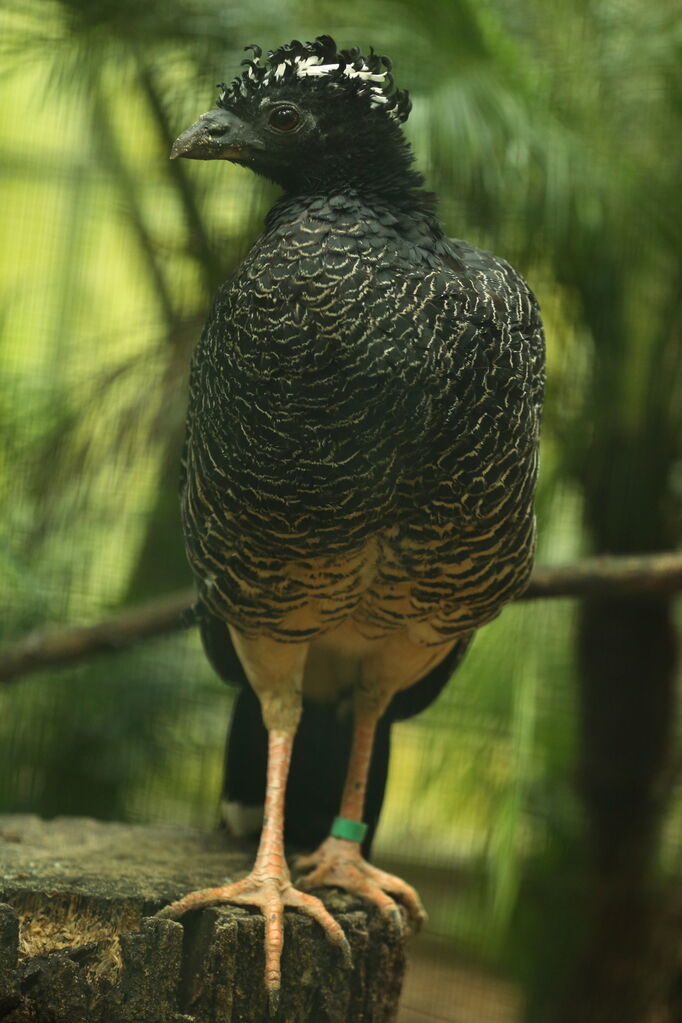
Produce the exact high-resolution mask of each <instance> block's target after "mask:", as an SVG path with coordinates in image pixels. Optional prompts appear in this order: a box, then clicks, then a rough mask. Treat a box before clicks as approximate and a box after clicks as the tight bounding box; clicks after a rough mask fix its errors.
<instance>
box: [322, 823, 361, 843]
mask: <svg viewBox="0 0 682 1023" xmlns="http://www.w3.org/2000/svg"><path fill="white" fill-rule="evenodd" d="M330 834H332V835H333V836H334V838H346V839H348V841H349V842H362V840H363V839H364V837H365V835H366V834H367V825H366V824H363V823H362V821H349V820H348V819H347V818H346V817H335V818H334V823H333V824H332V830H331V832H330Z"/></svg>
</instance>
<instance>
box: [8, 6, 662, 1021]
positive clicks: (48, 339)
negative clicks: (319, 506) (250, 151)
mask: <svg viewBox="0 0 682 1023" xmlns="http://www.w3.org/2000/svg"><path fill="white" fill-rule="evenodd" d="M254 7H255V10H254V9H248V10H247V8H246V7H241V6H239V5H236V4H234V3H232V2H231V0H227V2H223V0H221V2H217V0H193V2H188V0H184V2H180V0H164V2H160V0H153V2H149V3H140V2H136V3H133V2H131V0H93V2H86V0H70V2H67V0H61V2H59V0H8V2H7V0H6V2H5V3H4V4H3V7H2V10H0V59H1V72H0V109H1V110H2V114H1V116H0V187H1V189H2V217H1V218H0V272H1V283H0V359H1V360H2V362H1V365H2V377H1V381H0V421H1V422H2V433H3V444H2V446H1V447H0V486H1V487H2V490H3V513H2V520H1V522H2V525H1V527H0V608H1V611H2V614H1V616H0V619H1V620H0V630H1V631H0V634H1V635H2V637H3V638H5V639H11V638H15V637H18V636H21V635H23V634H24V633H25V632H27V631H29V630H30V629H31V628H34V627H38V626H41V625H43V624H45V623H54V624H57V623H67V622H77V623H88V622H95V621H97V620H98V619H99V618H101V617H103V616H105V615H106V614H108V613H110V612H112V611H113V610H115V609H117V608H119V607H122V606H125V605H129V604H133V603H135V602H136V601H139V600H142V599H146V598H148V597H153V596H154V595H156V594H161V593H164V592H167V591H169V590H172V589H175V588H179V587H182V586H186V585H189V583H190V578H189V572H188V569H187V567H186V564H185V561H184V555H183V550H182V541H181V534H180V527H179V520H178V512H177V498H176V489H177V488H176V479H177V464H178V459H179V448H180V444H181V439H182V427H183V417H184V406H185V394H186V377H187V368H188V361H189V357H190V355H191V351H192V348H193V345H194V344H195V342H196V339H197V337H198V333H199V331H200V328H201V324H202V321H203V318H204V316H205V313H206V310H207V306H208V303H209V301H210V297H211V294H212V292H213V290H214V288H215V287H216V285H217V284H218V283H220V282H221V281H222V280H223V279H224V278H225V277H226V276H227V275H228V273H229V272H230V270H231V268H232V267H233V266H234V265H235V264H236V263H237V262H238V261H239V259H240V258H241V256H242V255H243V254H244V253H245V252H246V251H247V250H248V247H249V245H250V243H251V242H252V240H253V239H254V237H255V236H256V235H257V233H258V230H259V227H260V224H261V222H262V218H263V216H264V213H265V211H266V210H267V208H268V206H269V204H270V203H271V202H272V201H273V198H274V197H275V195H276V192H275V190H274V189H273V188H272V187H271V186H270V185H268V184H267V183H265V182H263V181H260V180H257V179H256V178H255V177H253V176H252V175H250V174H249V173H248V172H247V171H245V170H243V169H240V168H237V167H234V166H232V165H228V164H222V163H219V162H216V163H205V164H204V163H195V164H190V163H189V162H183V161H176V162H173V163H171V162H169V160H168V152H169V147H170V144H171V142H172V140H173V139H174V138H175V136H176V135H177V134H178V133H179V132H180V131H181V130H182V129H183V128H184V127H186V126H187V125H188V124H189V123H190V122H191V121H192V120H193V119H195V117H196V116H197V115H198V114H199V113H201V112H203V111H204V110H206V109H208V108H209V107H210V106H211V105H212V104H213V102H214V99H215V96H216V93H215V89H214V86H215V83H216V82H217V81H220V80H222V79H223V78H227V79H229V78H230V77H231V76H232V75H233V74H234V73H235V72H236V69H237V65H238V62H239V60H240V59H241V58H242V56H243V54H242V53H241V50H242V47H243V46H244V45H245V44H246V43H250V42H252V41H257V42H260V43H261V44H262V45H263V46H264V47H266V48H267V47H268V46H276V45H278V44H280V43H282V42H284V41H286V40H289V39H291V38H293V37H299V38H306V39H307V38H312V37H313V36H314V35H316V34H319V33H321V32H327V33H330V34H332V35H334V37H335V38H336V39H337V41H338V42H339V44H340V45H353V44H355V43H358V44H360V45H361V46H362V48H363V49H366V48H367V47H368V46H369V45H370V44H373V45H374V46H375V48H376V49H378V50H379V51H380V52H384V53H388V54H390V56H391V57H392V58H393V61H394V68H395V74H396V79H397V81H398V84H399V85H400V86H401V87H407V88H408V89H409V90H410V91H411V94H412V96H413V101H414V109H413V113H412V115H411V117H410V120H409V122H408V125H407V131H408V135H409V137H410V139H411V140H412V142H413V145H414V149H415V152H416V155H417V159H418V164H419V166H420V167H421V168H422V169H423V170H424V172H425V173H426V175H427V179H428V183H429V186H430V187H432V188H433V189H434V190H436V191H437V192H438V194H439V196H440V210H441V216H442V219H443V221H444V224H445V226H446V228H447V231H448V233H449V234H451V235H454V236H459V237H466V238H468V239H470V240H472V241H474V242H475V243H477V244H479V245H481V246H482V247H484V248H490V249H493V250H494V251H496V252H497V253H499V254H501V255H503V256H505V257H506V258H507V259H509V260H510V261H511V262H512V263H514V264H515V265H516V266H518V267H519V269H521V270H522V272H523V273H524V274H525V276H526V277H527V278H528V280H529V281H530V283H531V286H532V287H533V288H534V290H535V291H536V293H537V295H538V297H539V299H540V302H541V305H542V308H543V316H544V320H545V324H546V330H547V340H548V376H549V384H548V393H547V407H546V418H545V429H544V437H543V448H542V465H541V479H540V487H539V497H538V520H539V546H538V560H539V561H540V562H541V563H543V564H551V563H559V562H566V561H570V560H573V559H577V558H578V557H580V556H582V555H583V554H587V553H591V552H606V553H628V552H640V551H655V550H665V549H670V548H672V547H674V546H675V543H676V540H677V539H678V538H677V536H676V523H677V521H678V516H679V498H680V494H681V492H682V473H681V471H680V462H679V449H678V444H679V438H680V434H681V430H680V427H681V426H682V423H681V421H680V420H681V419H682V415H681V410H682V400H681V399H682V389H681V388H680V366H681V363H682V355H681V347H680V327H681V326H682V297H681V294H682V289H681V288H680V285H681V284H682V259H681V258H680V246H679V239H680V237H681V236H682V204H681V203H680V199H679V185H680V170H681V169H682V159H681V157H682V132H681V131H680V113H681V109H682V72H681V70H680V69H681V66H682V65H681V62H680V55H681V54H680V50H681V48H682V28H681V25H680V20H679V17H678V16H677V15H678V11H677V10H676V5H675V4H674V3H672V2H668V0H658V2H657V3H656V4H651V3H650V0H579V2H576V3H572V4H565V3H561V2H559V0H549V2H540V0H515V2H511V0H477V2H475V0H443V2H437V0H430V2H425V3H421V4H417V3H412V2H408V0H402V2H401V0H385V2H383V0H371V2H364V3H360V2H354V0H349V2H347V3H345V4H344V5H343V7H342V6H341V5H339V4H334V3H331V2H318V3H312V2H304V0H279V2H274V0H271V2H267V0H261V2H259V3H258V4H256V5H254ZM577 613H578V612H577V607H576V604H575V603H574V602H571V601H563V600H554V601H544V602H538V603H533V604H528V605H515V606H513V607H510V608H508V609H507V610H506V611H505V613H504V614H503V615H502V617H501V618H500V619H498V620H497V621H496V622H494V623H493V624H492V625H490V626H488V627H487V628H486V629H485V630H484V631H483V632H482V634H481V635H480V636H479V637H478V639H477V641H476V643H475V644H474V648H473V650H472V651H471V653H470V655H469V656H468V658H467V659H466V661H465V663H464V665H463V666H462V668H461V670H460V671H459V672H458V673H457V676H456V679H455V680H454V681H453V683H452V684H451V685H450V687H449V688H448V690H447V691H446V693H445V694H444V695H443V697H442V698H441V699H440V700H439V702H438V703H437V705H436V706H434V707H432V708H431V709H430V710H429V711H427V712H426V713H425V714H424V715H422V716H421V717H420V718H419V720H417V721H413V722H409V723H406V724H404V725H401V726H399V728H398V732H397V736H396V740H397V741H396V742H395V745H394V748H395V754H394V759H393V763H392V766H391V777H390V786H389V798H388V800H387V804H386V810H385V815H384V818H383V821H382V825H381V829H380V833H379V837H378V843H377V854H378V856H379V858H381V857H384V858H388V859H390V860H391V861H395V862H397V861H399V860H402V861H404V862H403V864H402V870H403V872H404V873H405V874H407V875H408V876H410V871H411V870H417V869H419V870H420V871H422V872H427V873H428V871H431V872H432V876H433V877H434V878H437V879H438V883H437V895H435V896H433V897H432V899H431V904H430V905H429V907H428V908H429V910H430V913H431V924H430V927H431V930H432V932H433V933H434V934H438V935H441V936H443V937H447V938H448V939H449V940H451V941H453V942H454V944H455V947H456V948H457V950H458V955H459V956H461V958H462V959H463V960H465V961H471V962H474V961H475V962H478V963H482V964H484V965H485V966H486V967H487V968H490V969H491V970H494V971H496V972H497V973H499V974H500V975H502V976H505V977H508V978H509V979H511V980H512V981H514V982H515V983H516V984H518V986H519V989H520V990H523V992H524V996H525V1003H526V1006H527V1013H528V1018H529V1019H530V1018H535V1019H538V1020H540V1019H542V1011H543V1010H542V1006H543V1005H544V1004H545V1001H544V1000H545V998H548V997H550V996H551V995H552V993H553V992H555V991H556V990H558V989H559V987H560V985H561V983H562V982H564V980H565V973H566V970H567V968H568V967H567V963H568V962H570V956H571V949H572V948H573V945H574V943H577V942H578V940H579V936H580V928H581V918H580V912H579V909H578V908H577V903H576V892H577V891H578V890H579V888H580V877H581V871H582V869H583V860H584V843H583V830H584V828H583V822H582V817H581V813H580V807H579V805H578V802H577V799H576V795H575V791H574V774H575V763H576V742H577V736H576V720H577V718H576V699H577V691H576V671H577V669H576V655H575V648H576V642H575V639H576V628H577V624H578V623H577ZM232 696H233V694H232V693H231V692H230V690H229V689H227V688H226V687H224V686H223V685H222V684H221V683H220V682H219V681H218V680H217V679H216V678H215V677H214V676H213V675H212V673H211V671H210V669H209V668H208V666H207V664H206V662H205V660H204V657H203V655H202V652H201V649H200V646H199V643H198V639H197V636H196V635H195V634H194V633H192V632H185V633H182V634H179V635H177V636H173V637H171V638H165V639H163V640H158V641H153V642H148V643H146V644H145V645H144V646H141V647H139V648H137V649H135V650H134V651H133V652H131V653H121V654H119V655H115V656H111V657H105V658H101V659H98V660H96V661H91V662H90V661H88V662H84V663H83V664H81V665H79V666H77V667H73V668H68V669H63V670H61V671H59V672H56V671H55V672H50V673H45V674H42V675H37V676H34V677H31V678H26V679H24V680H20V681H19V682H18V683H17V684H16V685H14V686H12V687H8V688H6V689H5V690H4V691H2V692H0V812H36V813H39V814H44V815H53V814H63V813H71V814H91V815H94V816H97V817H102V818H111V819H125V820H130V821H139V822H144V821H166V822H173V823H187V824H192V825H197V826H202V827H210V826H213V825H214V823H215V821H216V818H217V805H218V798H219V792H220V784H221V772H222V753H223V744H224V738H225V730H226V723H227V720H228V717H229V709H230V705H231V700H232ZM681 834H682V817H681V813H680V806H679V800H677V803H675V801H673V803H672V809H671V810H670V812H669V815H668V820H667V825H666V829H665V839H664V842H663V846H662V850H661V865H662V870H663V874H664V875H665V876H666V877H670V876H673V875H674V874H675V872H676V871H677V870H678V869H679V862H678V861H679V857H680V849H681V844H682V843H681ZM434 885H435V882H434ZM434 891H436V887H434ZM548 918H552V919H554V920H555V921H557V922H558V921H561V926H560V928H559V929H560V931H561V941H560V942H559V941H557V942H554V943H553V942H552V941H548V940H547V936H546V930H545V926H544V925H545V923H546V921H547V919H548ZM434 998H436V995H435V994H434ZM434 1004H435V1003H434ZM534 1006H535V1008H534ZM433 1011H434V1013H435V1012H436V1010H435V1009H434V1010H433ZM425 1018H427V1017H425ZM428 1018H445V1017H438V1016H437V1015H433V1016H432V1017H428ZM448 1018H449V1017H448ZM481 1019H484V1016H483V1015H481Z"/></svg>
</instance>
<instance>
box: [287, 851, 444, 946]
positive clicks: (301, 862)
mask: <svg viewBox="0 0 682 1023" xmlns="http://www.w3.org/2000/svg"><path fill="white" fill-rule="evenodd" d="M296 868H297V869H298V870H309V871H310V873H308V874H304V875H303V876H302V877H299V878H298V880H297V885H298V887H300V888H306V889H310V888H319V887H322V886H323V885H332V886H334V887H337V888H342V889H343V890H344V891H347V892H350V893H351V894H353V895H358V896H359V897H360V898H362V899H365V900H366V901H368V902H372V903H374V905H375V906H376V907H377V908H378V909H379V910H380V912H381V913H382V914H383V915H384V916H386V917H387V918H388V919H390V920H391V921H392V922H394V923H395V924H396V925H397V926H400V927H401V928H402V914H401V912H400V909H399V906H398V903H401V904H402V905H404V907H405V909H406V910H407V913H408V916H409V919H410V921H411V923H412V925H413V927H414V929H415V930H418V929H419V928H420V927H421V925H422V924H423V923H424V921H425V920H426V912H425V910H424V907H423V905H422V902H421V899H420V898H419V896H418V894H417V892H416V891H415V890H414V888H413V887H412V886H411V885H409V884H407V883H406V882H405V881H402V880H401V879H400V878H399V877H396V876H395V875H394V874H388V873H386V871H384V870H379V869H378V868H377V867H373V866H372V865H371V864H370V863H368V862H367V860H365V859H364V858H363V856H362V854H361V852H360V846H359V844H358V843H357V842H351V841H348V840H347V839H345V838H334V837H330V838H327V839H326V840H325V841H324V842H323V843H322V845H321V846H320V847H319V849H318V850H317V851H316V852H314V853H312V855H310V856H300V857H299V858H298V859H297V860H296Z"/></svg>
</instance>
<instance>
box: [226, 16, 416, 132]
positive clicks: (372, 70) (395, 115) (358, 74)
mask: <svg viewBox="0 0 682 1023" xmlns="http://www.w3.org/2000/svg"><path fill="white" fill-rule="evenodd" d="M245 49H246V50H251V51H252V53H253V57H252V58H250V59H246V60H243V61H242V66H243V67H244V68H245V70H244V71H243V72H242V74H240V75H238V76H237V77H236V78H235V79H233V81H232V82H231V83H230V84H229V85H227V84H225V83H224V82H221V83H219V85H218V88H219V89H221V90H222V92H221V95H220V99H219V100H218V106H220V107H223V108H224V109H229V108H232V109H237V110H238V109H239V107H240V105H241V104H242V103H243V102H244V101H245V100H247V99H249V98H252V97H254V96H255V95H257V94H258V93H259V92H260V91H261V90H263V89H267V88H269V87H272V86H273V85H278V84H280V83H281V84H292V83H297V84H298V83H300V84H301V86H302V87H304V88H305V89H306V91H309V90H315V91H319V90H325V91H326V92H327V93H328V92H329V91H330V90H331V91H333V92H334V93H336V94H338V95H339V96H343V97H344V98H347V99H353V98H355V99H358V100H360V101H361V102H363V103H365V104H367V105H368V106H369V108H370V110H382V111H383V112H384V113H385V114H386V115H387V116H388V117H389V118H391V120H393V121H395V122H396V123H402V122H404V121H406V120H407V118H408V116H409V113H410V109H411V106H412V104H411V101H410V98H409V94H408V93H407V91H406V90H405V89H396V88H395V84H394V81H393V76H392V74H391V61H390V59H389V58H388V57H384V56H381V55H380V54H378V53H375V52H374V49H373V48H372V47H370V50H369V53H368V54H367V55H363V54H362V53H361V52H360V48H359V47H357V46H354V47H352V48H351V49H348V50H337V47H336V43H335V42H334V40H333V39H332V37H331V36H326V35H323V36H318V37H317V38H316V39H314V40H313V41H312V42H307V43H302V42H300V41H299V40H298V39H294V40H292V41H291V42H290V43H288V44H285V45H284V46H280V47H279V48H278V49H276V50H268V52H267V55H266V58H265V60H263V56H262V55H263V51H262V50H261V48H260V46H256V45H255V44H251V45H250V46H246V47H245ZM304 83H305V84H304Z"/></svg>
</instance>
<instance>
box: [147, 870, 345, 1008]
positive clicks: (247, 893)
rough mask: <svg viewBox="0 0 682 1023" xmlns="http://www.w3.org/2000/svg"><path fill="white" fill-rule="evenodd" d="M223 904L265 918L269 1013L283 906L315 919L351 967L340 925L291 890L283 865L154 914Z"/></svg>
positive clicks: (277, 983)
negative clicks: (246, 908)
mask: <svg viewBox="0 0 682 1023" xmlns="http://www.w3.org/2000/svg"><path fill="white" fill-rule="evenodd" d="M225 903H230V904H232V903H234V904H236V905H238V906H257V907H258V908H259V909H260V911H261V913H262V914H263V917H264V918H265V986H266V988H267V992H268V999H269V1005H270V1013H271V1014H274V1013H275V1012H276V1011H277V1006H278V1004H279V992H280V987H281V966H280V959H281V955H282V945H283V943H284V907H285V906H290V907H292V908H293V909H298V910H300V911H301V912H303V913H306V914H307V915H308V916H311V917H312V918H313V920H316V921H317V923H318V924H319V925H320V927H322V929H323V930H324V932H325V934H326V935H327V937H328V938H329V940H330V941H331V942H333V943H334V944H335V945H338V946H339V948H340V949H341V951H342V953H343V957H344V960H345V963H346V966H350V965H351V953H350V945H349V944H348V939H347V938H346V935H345V934H344V933H343V930H342V928H341V926H340V925H339V924H338V923H337V921H336V920H335V919H334V917H333V916H331V914H330V913H329V912H328V911H327V910H326V909H325V907H324V906H323V904H322V903H321V902H320V900H319V899H317V898H315V897H314V896H313V895H306V894H305V893H304V892H300V891H298V890H297V889H296V888H294V886H293V885H292V883H291V878H290V877H289V872H288V870H287V868H286V865H283V867H282V870H281V872H279V873H276V872H272V871H269V872H268V871H267V870H264V869H258V868H255V869H254V870H253V871H252V872H251V873H250V874H249V875H248V876H247V877H245V878H244V879H243V880H241V881H235V882H234V883H232V884H226V885H221V886H220V887H218V888H204V889H203V890H201V891H196V892H190V894H189V895H185V896H184V898H182V899H178V900H177V902H172V903H171V904H170V905H169V906H165V907H164V908H163V909H162V910H160V911H159V912H158V913H157V914H156V915H157V916H160V917H166V918H171V919H177V918H178V917H180V916H183V915H184V914H185V913H189V912H190V911H191V910H195V909H204V907H206V906H219V905H223V904H225Z"/></svg>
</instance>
